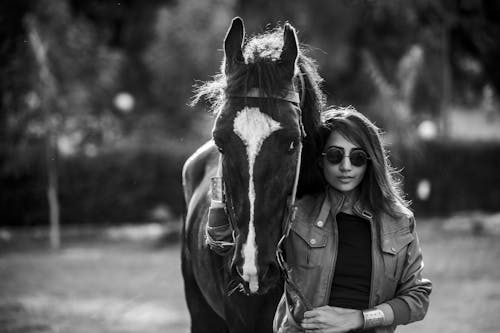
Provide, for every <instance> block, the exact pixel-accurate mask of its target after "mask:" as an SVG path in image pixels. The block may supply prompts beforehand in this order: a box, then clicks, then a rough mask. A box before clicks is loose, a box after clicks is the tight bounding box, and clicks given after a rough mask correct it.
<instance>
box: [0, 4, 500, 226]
mask: <svg viewBox="0 0 500 333" xmlns="http://www.w3.org/2000/svg"><path fill="white" fill-rule="evenodd" d="M236 15H239V16H241V17H242V18H243V19H244V20H245V24H246V28H247V32H248V33H250V34H253V33H259V32H262V31H264V30H266V29H267V28H269V27H274V26H275V24H277V23H284V22H287V21H288V22H290V23H292V24H293V25H294V26H295V27H296V28H297V29H298V32H299V39H300V40H301V42H303V43H305V44H307V45H309V48H310V52H311V55H312V56H313V57H314V58H315V59H316V60H317V62H318V64H319V66H320V72H321V74H322V76H323V77H324V79H325V84H324V89H325V91H326V92H327V95H328V102H329V104H331V105H354V106H355V107H356V108H358V109H359V110H360V111H362V112H364V113H365V114H367V115H368V116H369V117H370V118H371V119H372V120H374V121H375V122H376V123H377V124H378V125H379V126H381V127H382V128H384V130H385V131H386V132H387V133H386V139H387V141H388V143H389V144H390V150H391V151H392V153H393V157H392V158H393V161H394V164H395V165H396V166H398V167H402V166H404V168H403V175H404V177H405V179H404V181H405V190H406V192H407V193H408V196H409V199H412V200H413V202H414V206H413V207H414V209H415V210H416V212H417V215H447V214H451V213H454V212H457V211H462V210H485V211H495V210H498V202H500V176H498V172H497V170H498V168H499V167H500V111H499V105H498V97H497V96H498V92H499V91H500V65H499V63H498V59H500V43H499V42H498V36H500V5H499V4H498V2H496V1H494V0H456V1H455V0H444V1H432V0H401V1H382V0H378V1H377V0H342V1H329V2H325V1H319V0H313V1H295V0H287V1H284V0H277V1H264V0H255V1H243V0H213V1H197V0H183V1H174V0H152V1H139V0H124V1H103V0H88V1H76V0H38V1H30V0H15V1H14V0H5V1H2V3H1V4H0V95H1V104H0V108H1V109H0V187H1V193H0V195H1V197H0V211H1V212H2V217H1V222H0V224H1V225H20V226H26V225H33V224H46V223H47V220H48V205H47V199H46V194H45V193H46V191H47V183H48V181H49V180H48V178H50V177H49V176H48V173H47V168H48V167H49V168H50V165H51V163H50V161H51V162H52V163H53V164H54V166H53V167H54V168H55V169H54V170H55V171H56V175H57V180H58V184H57V185H58V198H59V200H60V206H61V221H62V223H63V224H65V223H81V222H85V223H112V222H143V221H148V220H152V219H155V218H156V217H155V216H156V215H157V214H156V215H155V212H158V211H162V212H164V214H163V215H162V216H172V215H173V216H178V215H180V214H181V212H182V208H183V203H182V202H183V199H182V189H181V168H182V164H183V162H184V160H185V159H186V158H187V157H188V156H189V155H190V154H191V153H192V152H193V151H194V150H195V149H196V148H197V147H198V146H199V145H200V144H201V143H203V142H204V141H205V140H207V139H209V138H210V129H211V124H212V118H211V115H209V113H208V112H206V107H207V106H206V105H202V104H200V105H197V106H195V107H194V108H191V107H188V105H187V104H188V103H189V101H190V98H191V96H192V87H193V84H195V83H196V81H197V80H201V81H204V80H209V79H210V78H211V76H213V75H214V74H216V73H217V72H218V71H219V67H220V62H221V60H222V55H223V54H222V52H221V49H222V39H223V37H224V34H225V31H226V29H227V27H228V25H229V23H230V20H231V18H232V17H234V16H236ZM37 41H38V42H37ZM37 43H38V44H37ZM36 45H38V47H37V46H36ZM36 50H38V51H41V50H44V51H45V53H44V52H39V53H38V57H37V52H36ZM43 55H45V57H44V56H43ZM44 59H45V60H44ZM51 140H52V141H51ZM51 147H52V148H53V151H51ZM47 157H49V158H48V159H47ZM47 160H49V161H47ZM165 212H167V213H165ZM160 215H161V214H160Z"/></svg>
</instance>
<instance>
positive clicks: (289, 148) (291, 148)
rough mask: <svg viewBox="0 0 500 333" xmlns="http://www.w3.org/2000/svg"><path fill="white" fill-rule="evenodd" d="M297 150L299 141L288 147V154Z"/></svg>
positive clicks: (294, 141) (293, 141)
mask: <svg viewBox="0 0 500 333" xmlns="http://www.w3.org/2000/svg"><path fill="white" fill-rule="evenodd" d="M295 149H297V140H292V141H290V145H289V146H288V150H287V153H289V154H291V153H293V152H294V151H295Z"/></svg>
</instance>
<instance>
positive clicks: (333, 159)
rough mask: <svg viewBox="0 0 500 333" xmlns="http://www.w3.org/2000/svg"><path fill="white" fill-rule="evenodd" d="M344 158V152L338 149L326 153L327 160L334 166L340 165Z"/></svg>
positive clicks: (331, 149)
mask: <svg viewBox="0 0 500 333" xmlns="http://www.w3.org/2000/svg"><path fill="white" fill-rule="evenodd" d="M342 158H344V152H343V151H342V150H340V149H338V148H330V149H328V151H327V152H326V159H327V160H328V162H330V163H332V164H339V163H340V162H342Z"/></svg>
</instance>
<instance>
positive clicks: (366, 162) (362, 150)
mask: <svg viewBox="0 0 500 333" xmlns="http://www.w3.org/2000/svg"><path fill="white" fill-rule="evenodd" d="M329 150H338V151H340V152H342V158H341V159H340V160H339V161H338V162H336V163H334V162H332V161H330V160H329V159H328V158H327V157H326V155H327V153H328V151H329ZM353 150H354V152H360V153H363V154H364V155H365V157H366V158H365V161H364V163H362V164H359V165H358V163H353V160H352V159H351V155H346V153H345V150H344V149H342V148H339V147H335V146H333V147H328V148H327V150H326V151H324V152H323V153H321V156H324V157H326V160H327V161H328V163H330V164H333V165H337V164H340V163H342V161H343V160H344V158H346V157H349V161H350V162H351V164H352V165H354V166H355V167H362V166H363V165H366V164H368V161H369V160H370V159H371V158H370V156H369V155H368V153H367V152H366V151H365V150H364V149H361V148H355V149H353ZM352 153H353V151H351V154H352Z"/></svg>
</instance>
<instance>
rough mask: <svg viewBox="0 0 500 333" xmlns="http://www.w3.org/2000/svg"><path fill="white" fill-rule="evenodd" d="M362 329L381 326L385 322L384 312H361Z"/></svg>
mask: <svg viewBox="0 0 500 333" xmlns="http://www.w3.org/2000/svg"><path fill="white" fill-rule="evenodd" d="M362 313H363V329H364V330H366V329H367V328H373V327H378V326H382V325H383V324H384V321H385V316H384V312H383V311H382V310H380V309H367V310H363V311H362Z"/></svg>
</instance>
